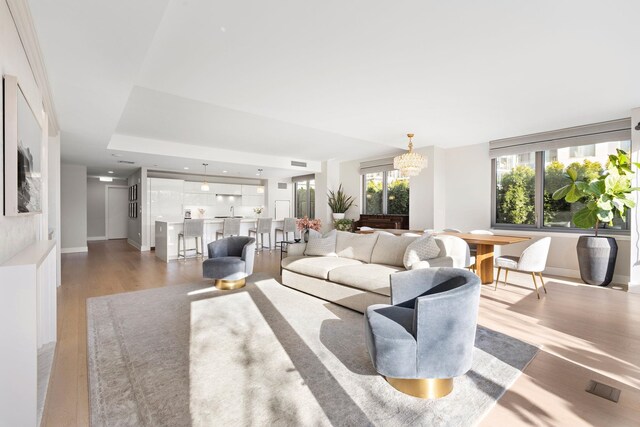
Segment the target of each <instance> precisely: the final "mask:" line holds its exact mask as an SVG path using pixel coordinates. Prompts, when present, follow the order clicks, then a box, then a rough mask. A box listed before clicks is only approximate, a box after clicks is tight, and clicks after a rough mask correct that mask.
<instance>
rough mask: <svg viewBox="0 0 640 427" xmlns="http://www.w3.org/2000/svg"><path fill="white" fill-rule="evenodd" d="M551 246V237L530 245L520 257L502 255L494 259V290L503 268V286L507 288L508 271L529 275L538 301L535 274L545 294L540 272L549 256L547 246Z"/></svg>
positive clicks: (545, 289)
mask: <svg viewBox="0 0 640 427" xmlns="http://www.w3.org/2000/svg"><path fill="white" fill-rule="evenodd" d="M550 245H551V237H543V238H542V239H540V240H538V241H537V242H534V243H532V244H531V245H529V247H527V248H526V249H525V250H524V251H522V255H520V256H519V257H518V256H509V255H504V256H500V257H498V258H496V260H495V262H494V264H495V266H496V267H498V275H497V276H496V286H495V288H494V289H495V290H497V289H498V280H499V279H500V271H501V270H502V269H503V268H504V269H505V272H504V285H505V286H507V277H508V275H509V270H514V271H520V272H523V273H530V274H531V278H532V279H533V286H535V288H536V294H537V295H538V299H540V292H538V283H537V282H536V273H537V274H538V277H539V278H540V282H541V283H542V289H544V293H545V294H546V293H547V288H546V287H545V286H544V280H543V279H542V272H543V271H544V268H545V266H546V265H547V255H549V246H550Z"/></svg>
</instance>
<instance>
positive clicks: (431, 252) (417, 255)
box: [403, 234, 440, 270]
mask: <svg viewBox="0 0 640 427" xmlns="http://www.w3.org/2000/svg"><path fill="white" fill-rule="evenodd" d="M438 255H440V247H439V246H438V244H437V243H436V239H434V237H433V235H432V234H425V235H424V236H423V237H420V238H419V239H417V240H415V241H413V242H411V243H410V244H409V246H407V250H406V251H405V252H404V259H403V264H404V268H406V269H407V270H409V269H411V265H412V264H413V263H416V262H418V261H424V260H427V259H432V258H437V257H438Z"/></svg>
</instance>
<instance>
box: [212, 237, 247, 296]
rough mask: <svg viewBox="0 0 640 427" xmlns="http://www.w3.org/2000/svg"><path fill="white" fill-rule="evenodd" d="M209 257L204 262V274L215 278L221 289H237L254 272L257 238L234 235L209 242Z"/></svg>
mask: <svg viewBox="0 0 640 427" xmlns="http://www.w3.org/2000/svg"><path fill="white" fill-rule="evenodd" d="M207 248H208V250H209V259H206V260H204V262H203V263H202V275H203V276H204V277H207V278H210V279H215V286H216V287H217V288H219V289H237V288H241V287H243V286H244V285H245V283H246V280H245V279H246V277H247V276H249V275H251V273H253V259H254V256H255V250H256V239H254V238H253V237H246V236H232V237H227V238H226V239H220V240H216V241H214V242H211V243H209V245H208V246H207Z"/></svg>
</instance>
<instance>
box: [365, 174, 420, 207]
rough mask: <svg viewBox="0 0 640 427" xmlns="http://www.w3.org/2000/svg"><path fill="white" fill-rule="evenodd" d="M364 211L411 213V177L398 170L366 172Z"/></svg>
mask: <svg viewBox="0 0 640 427" xmlns="http://www.w3.org/2000/svg"><path fill="white" fill-rule="evenodd" d="M362 177H363V187H364V197H363V200H364V203H363V205H364V206H363V213H365V214H368V215H381V214H389V215H409V178H407V177H403V176H401V175H400V172H399V171H397V170H392V171H386V172H372V173H367V174H364V175H363V176H362Z"/></svg>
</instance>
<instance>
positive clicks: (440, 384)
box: [385, 377, 453, 399]
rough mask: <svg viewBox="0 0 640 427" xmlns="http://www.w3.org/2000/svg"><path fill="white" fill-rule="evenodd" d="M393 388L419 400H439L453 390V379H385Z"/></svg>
mask: <svg viewBox="0 0 640 427" xmlns="http://www.w3.org/2000/svg"><path fill="white" fill-rule="evenodd" d="M385 379H386V380H387V382H388V383H389V384H391V386H392V387H393V388H395V389H396V390H398V391H401V392H402V393H404V394H408V395H411V396H414V397H419V398H421V399H440V398H441V397H444V396H446V395H447V394H449V393H451V391H452V390H453V378H416V379H407V378H390V377H386V378H385Z"/></svg>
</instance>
